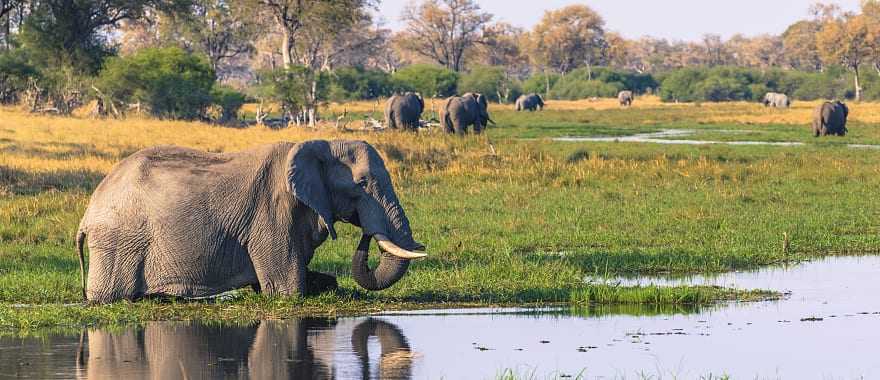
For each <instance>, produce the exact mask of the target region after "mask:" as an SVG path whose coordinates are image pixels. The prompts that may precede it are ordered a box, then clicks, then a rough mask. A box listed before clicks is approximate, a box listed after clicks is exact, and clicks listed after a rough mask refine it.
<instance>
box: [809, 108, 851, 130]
mask: <svg viewBox="0 0 880 380" xmlns="http://www.w3.org/2000/svg"><path fill="white" fill-rule="evenodd" d="M847 117H849V108H847V106H846V104H844V103H842V102H840V101H839V100H835V101H833V102H824V103H822V104H820V105H819V106H818V107H816V111H815V112H814V113H813V135H814V136H816V137H819V136H827V135H837V136H846V133H847V132H848V130H847V129H846V119H847Z"/></svg>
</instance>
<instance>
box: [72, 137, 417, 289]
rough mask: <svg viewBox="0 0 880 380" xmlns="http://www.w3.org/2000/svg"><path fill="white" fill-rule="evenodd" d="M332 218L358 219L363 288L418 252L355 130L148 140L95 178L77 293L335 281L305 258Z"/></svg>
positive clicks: (385, 283) (380, 170)
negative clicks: (215, 148) (233, 144)
mask: <svg viewBox="0 0 880 380" xmlns="http://www.w3.org/2000/svg"><path fill="white" fill-rule="evenodd" d="M337 221H343V222H346V223H351V224H353V225H355V226H358V227H360V228H361V230H362V237H361V240H360V244H359V245H358V249H357V251H356V252H355V254H354V257H353V258H352V268H351V273H352V277H353V278H354V280H355V282H357V283H358V285H360V286H361V287H363V288H364V289H367V290H381V289H385V288H387V287H389V286H391V285H393V284H394V283H395V282H397V281H398V280H400V279H401V278H402V277H403V275H404V274H405V273H406V271H407V268H408V266H409V262H410V260H411V259H416V258H420V257H424V256H425V254H424V253H420V252H416V251H420V250H422V249H423V248H424V246H423V245H421V244H419V243H417V242H416V241H415V240H414V239H413V233H412V230H410V226H409V220H408V219H407V217H406V214H405V213H404V211H403V207H402V206H401V204H400V201H398V199H397V195H396V194H395V192H394V187H393V186H392V184H391V176H390V175H389V174H388V171H387V170H386V169H385V164H384V163H383V161H382V158H381V157H380V156H379V153H378V152H377V151H376V150H375V149H374V148H373V147H372V146H370V145H369V144H367V143H365V142H363V141H323V140H315V141H306V142H302V143H298V144H294V143H277V144H271V145H265V146H261V147H258V148H254V149H251V150H247V151H244V152H239V153H221V154H214V153H206V152H201V151H198V150H193V149H188V148H179V147H173V146H162V147H156V148H150V149H145V150H142V151H140V152H137V153H135V154H133V155H131V156H130V157H128V158H126V159H124V160H122V161H121V162H120V163H119V164H117V165H116V167H115V168H114V169H113V170H112V171H111V172H110V174H108V175H107V177H106V178H104V180H103V181H101V184H100V185H98V188H97V189H96V190H95V192H94V194H92V198H91V200H90V201H89V205H88V208H87V209H86V212H85V215H84V216H83V218H82V221H81V222H80V225H79V231H78V232H77V236H76V245H77V249H78V250H79V256H80V257H79V258H80V267H81V270H82V271H83V273H81V274H82V275H83V296H84V297H85V298H86V299H87V300H88V301H91V302H97V303H107V302H113V301H116V300H121V299H129V300H134V299H138V298H142V297H148V296H176V297H206V296H211V295H215V294H219V293H222V292H224V291H227V290H231V289H237V288H241V287H245V286H251V287H253V288H254V289H255V290H258V291H261V292H263V293H267V294H278V295H292V296H299V295H306V294H312V293H316V292H319V291H323V290H333V289H334V288H335V287H336V280H335V278H333V276H330V275H325V274H321V273H318V272H313V271H309V270H308V265H309V263H310V262H311V261H312V257H313V256H314V254H315V249H317V248H318V246H320V245H321V244H322V243H324V241H325V240H326V239H327V237H328V235H329V236H330V237H332V238H333V239H335V238H336V230H335V229H334V227H333V225H334V223H335V222H337ZM86 238H88V248H89V260H88V261H89V266H88V277H87V278H88V286H86V283H85V280H86V276H85V273H84V272H85V268H84V259H83V244H84V242H85V241H86ZM371 240H376V241H377V242H378V245H379V248H380V249H381V251H383V252H384V254H383V255H382V257H381V260H380V261H379V265H378V267H376V268H375V269H370V268H369V267H367V251H369V247H370V241H371Z"/></svg>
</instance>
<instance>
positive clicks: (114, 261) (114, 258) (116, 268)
mask: <svg viewBox="0 0 880 380" xmlns="http://www.w3.org/2000/svg"><path fill="white" fill-rule="evenodd" d="M114 235H115V236H114ZM88 239H89V241H88V243H89V244H88V245H89V272H88V279H87V284H86V299H87V300H88V301H90V302H97V303H109V302H114V301H118V300H123V299H127V300H137V299H140V298H142V297H144V295H145V294H144V292H145V290H146V289H145V281H144V259H143V252H144V249H145V248H144V249H138V248H140V246H141V244H140V242H136V241H132V240H128V239H125V238H124V235H123V236H119V235H117V234H116V233H114V232H107V233H93V234H91V235H90V236H89V237H88ZM133 252H134V253H133Z"/></svg>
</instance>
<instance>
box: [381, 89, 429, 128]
mask: <svg viewBox="0 0 880 380" xmlns="http://www.w3.org/2000/svg"><path fill="white" fill-rule="evenodd" d="M424 110H425V100H424V99H423V98H422V96H421V95H419V94H417V93H414V92H407V93H405V94H403V95H394V96H392V97H391V98H390V99H388V102H387V103H385V124H386V125H387V126H388V128H391V129H405V130H409V131H415V130H417V129H418V128H419V119H420V118H421V116H422V112H423V111H424Z"/></svg>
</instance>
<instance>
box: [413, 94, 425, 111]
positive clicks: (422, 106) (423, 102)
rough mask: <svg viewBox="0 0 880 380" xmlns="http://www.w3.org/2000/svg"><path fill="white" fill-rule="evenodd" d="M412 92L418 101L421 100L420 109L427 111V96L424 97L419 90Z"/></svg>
mask: <svg viewBox="0 0 880 380" xmlns="http://www.w3.org/2000/svg"><path fill="white" fill-rule="evenodd" d="M412 94H413V96H415V97H416V100H418V102H419V109H420V110H422V111H423V112H424V111H425V98H423V97H422V94H420V93H418V92H413V93H412Z"/></svg>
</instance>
